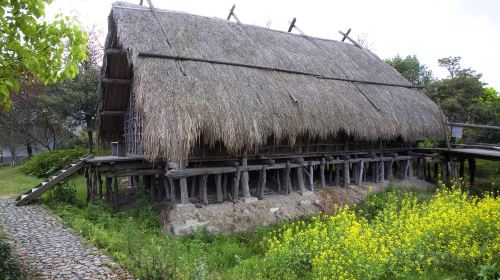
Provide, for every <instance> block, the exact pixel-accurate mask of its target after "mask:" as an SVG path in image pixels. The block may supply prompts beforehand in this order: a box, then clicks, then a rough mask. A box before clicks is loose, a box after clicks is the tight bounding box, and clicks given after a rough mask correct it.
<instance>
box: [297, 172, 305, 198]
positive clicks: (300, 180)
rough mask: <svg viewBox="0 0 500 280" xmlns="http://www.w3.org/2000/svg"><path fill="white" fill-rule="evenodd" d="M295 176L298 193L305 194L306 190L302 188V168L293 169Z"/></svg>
mask: <svg viewBox="0 0 500 280" xmlns="http://www.w3.org/2000/svg"><path fill="white" fill-rule="evenodd" d="M295 174H296V177H297V184H298V186H299V192H300V193H305V192H306V188H305V186H304V171H303V170H302V167H297V168H295Z"/></svg>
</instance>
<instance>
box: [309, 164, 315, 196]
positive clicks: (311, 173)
mask: <svg viewBox="0 0 500 280" xmlns="http://www.w3.org/2000/svg"><path fill="white" fill-rule="evenodd" d="M309 190H310V191H314V166H312V165H309Z"/></svg>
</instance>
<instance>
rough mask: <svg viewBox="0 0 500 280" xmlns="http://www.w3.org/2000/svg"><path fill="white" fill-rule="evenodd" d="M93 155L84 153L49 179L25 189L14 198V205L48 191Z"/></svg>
mask: <svg viewBox="0 0 500 280" xmlns="http://www.w3.org/2000/svg"><path fill="white" fill-rule="evenodd" d="M93 157H94V155H85V156H83V157H81V158H79V159H78V160H76V161H74V162H72V163H71V164H69V165H67V166H65V167H64V168H63V169H61V170H59V171H58V172H57V173H56V174H54V175H52V176H51V177H50V178H49V179H47V180H44V181H43V182H41V183H40V184H38V185H36V186H35V187H34V188H32V189H30V190H28V191H26V192H25V193H23V194H22V195H20V196H18V197H17V198H16V205H17V206H21V205H25V204H27V203H28V202H30V201H32V200H33V199H35V198H38V197H40V196H41V195H42V194H43V193H44V192H46V191H48V190H49V189H51V188H52V187H54V186H56V185H57V184H59V183H60V182H62V181H64V180H65V179H67V178H68V177H70V176H71V175H73V174H75V173H76V172H77V171H78V170H80V169H81V168H82V167H84V166H85V163H86V161H87V160H88V159H91V158H93Z"/></svg>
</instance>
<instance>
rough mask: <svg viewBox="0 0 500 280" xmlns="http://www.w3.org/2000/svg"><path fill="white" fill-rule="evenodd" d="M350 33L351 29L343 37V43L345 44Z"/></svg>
mask: <svg viewBox="0 0 500 280" xmlns="http://www.w3.org/2000/svg"><path fill="white" fill-rule="evenodd" d="M349 33H351V28H349V29H347V32H346V33H345V35H344V36H342V42H344V41H345V39H347V36H348V35H349Z"/></svg>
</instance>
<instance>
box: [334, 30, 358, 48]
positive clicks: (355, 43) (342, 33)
mask: <svg viewBox="0 0 500 280" xmlns="http://www.w3.org/2000/svg"><path fill="white" fill-rule="evenodd" d="M339 33H340V34H341V35H342V36H344V37H345V38H346V39H347V40H349V42H351V43H352V44H353V45H355V46H356V47H358V48H360V49H363V47H362V46H361V45H360V44H358V42H356V41H354V40H353V39H352V38H351V37H349V35H348V34H347V33H344V32H342V31H340V30H339Z"/></svg>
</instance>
